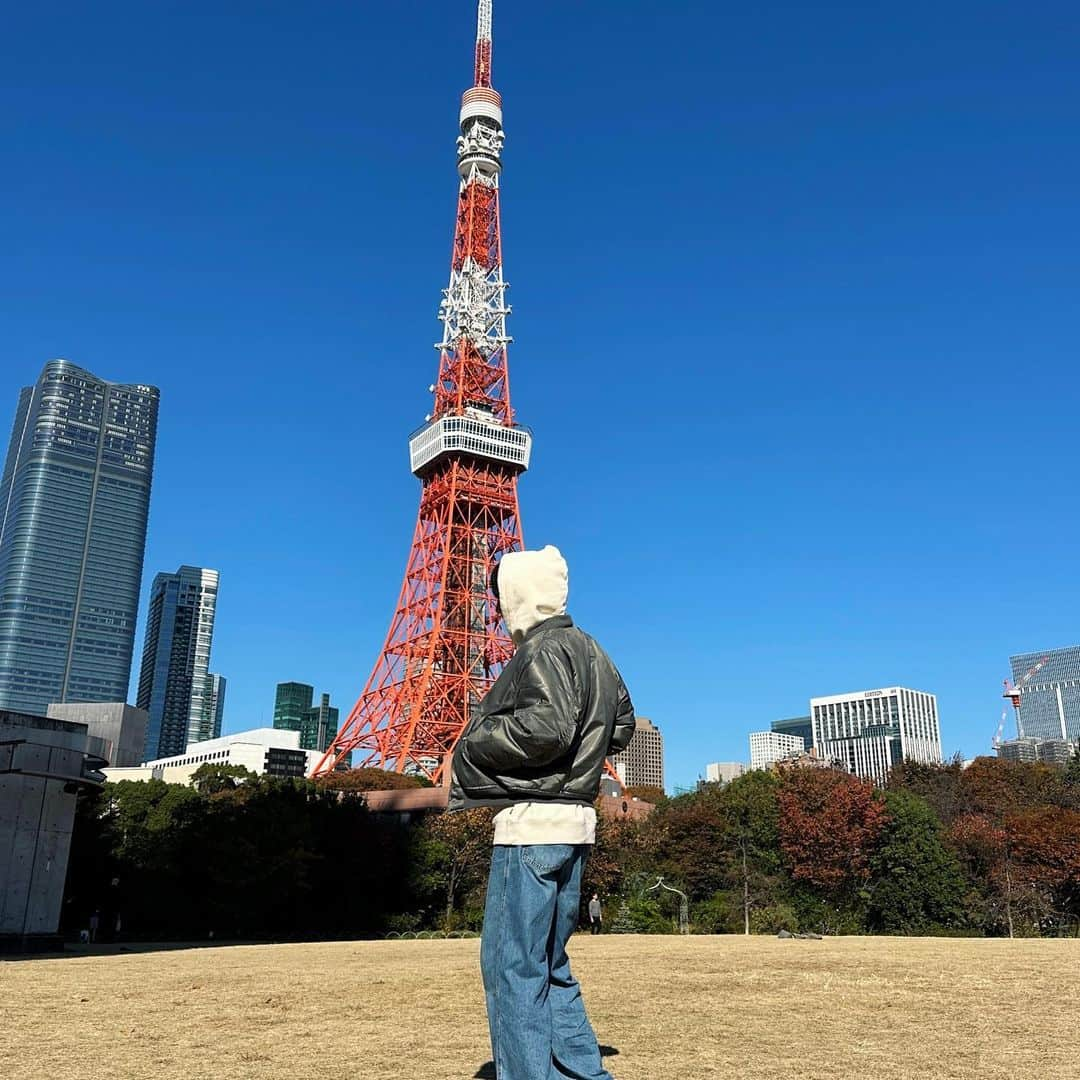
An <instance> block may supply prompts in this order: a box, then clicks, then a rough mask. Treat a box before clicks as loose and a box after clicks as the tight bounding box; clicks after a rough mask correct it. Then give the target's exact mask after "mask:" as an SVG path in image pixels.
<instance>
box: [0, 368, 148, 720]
mask: <svg viewBox="0 0 1080 1080" xmlns="http://www.w3.org/2000/svg"><path fill="white" fill-rule="evenodd" d="M157 415H158V391H157V389H156V388H155V387H153V386H142V385H124V384H120V383H110V382H106V381H105V380H104V379H99V378H98V377H97V376H95V375H92V374H90V372H88V371H84V370H83V369H82V368H79V367H76V366H75V365H74V364H72V363H70V362H69V361H67V360H50V361H49V363H47V364H46V365H45V367H44V368H43V369H42V372H41V376H40V378H39V379H38V381H37V382H36V383H35V384H34V385H33V386H28V387H26V388H25V389H23V391H22V392H21V393H20V395H19V403H18V407H17V409H16V412H15V424H14V427H13V429H12V433H11V442H10V445H9V447H8V453H7V459H6V462H5V464H4V472H3V475H2V477H0V708H9V709H18V710H22V711H23V712H28V713H34V714H38V715H44V714H45V711H46V709H47V708H48V706H49V705H50V704H52V703H54V702H65V701H81V702H93V701H126V700H127V692H128V683H129V681H130V679H131V654H132V648H133V645H134V638H135V621H136V617H137V615H138V608H139V588H140V583H141V580H142V568H143V550H144V547H145V544H146V520H147V511H148V507H149V502H150V482H151V477H152V473H153V464H154V441H155V437H156V433H157Z"/></svg>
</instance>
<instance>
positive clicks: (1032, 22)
mask: <svg viewBox="0 0 1080 1080" xmlns="http://www.w3.org/2000/svg"><path fill="white" fill-rule="evenodd" d="M4 23H5V26H4V35H3V42H2V43H0V84H2V86H3V96H4V107H3V110H2V112H0V170H2V171H0V176H2V185H3V189H4V192H5V197H4V210H5V212H4V224H3V229H2V245H0V375H2V379H0V407H2V409H3V410H4V411H6V412H8V413H9V414H10V411H11V410H13V408H14V403H15V394H16V390H17V388H18V387H19V386H21V385H23V384H25V383H28V382H30V381H32V380H33V379H34V378H35V377H36V375H37V373H38V371H39V369H40V367H41V365H42V364H43V363H44V361H46V360H48V359H50V358H52V357H58V356H62V357H67V358H69V359H71V360H73V361H75V362H77V363H80V364H83V365H84V366H86V367H88V368H90V369H91V370H93V371H95V372H96V373H98V374H100V375H102V376H104V377H106V378H111V379H115V380H138V381H143V382H152V383H155V384H157V385H158V386H160V387H161V392H162V408H161V429H160V436H159V441H158V449H157V473H156V477H155V483H154V495H153V503H152V510H151V522H150V541H149V548H148V552H147V563H146V579H145V582H144V590H143V593H144V598H145V595H146V591H147V589H148V587H149V582H150V578H151V576H152V575H153V573H154V572H156V571H158V570H162V569H175V568H176V566H177V565H179V564H180V563H185V562H186V563H194V564H201V565H205V566H211V567H215V568H217V569H219V570H220V571H221V574H222V588H221V601H220V609H219V620H218V626H217V630H216V635H215V642H214V661H213V666H214V669H215V670H217V671H220V672H222V673H223V674H225V675H226V676H227V677H228V679H229V691H228V701H227V710H226V728H227V730H238V729H241V728H244V727H249V726H253V725H255V724H259V723H267V722H269V720H270V717H271V712H272V704H273V694H274V684H275V683H276V682H277V681H278V680H285V679H297V680H302V681H305V682H310V683H313V684H314V685H315V686H316V688H317V689H318V690H329V691H330V692H331V693H332V694H333V698H334V700H335V702H336V703H338V704H339V705H341V706H342V708H343V709H347V708H348V707H349V706H350V705H351V703H352V701H353V700H354V698H355V696H356V694H357V692H358V691H359V690H360V688H361V686H362V684H363V682H364V680H365V678H366V676H367V674H368V671H369V669H370V667H371V665H372V663H373V661H374V660H375V657H376V653H377V651H378V649H379V647H380V646H381V644H382V640H383V636H384V634H385V631H386V628H387V624H388V622H389V619H390V615H391V611H392V608H393V605H394V602H395V599H396V596H397V590H398V587H399V583H400V579H401V575H402V571H403V567H404V561H405V557H406V553H407V548H408V544H409V541H410V538H411V531H412V527H413V523H414V520H415V513H416V507H417V500H418V496H419V488H418V485H417V482H416V481H415V480H414V479H413V478H412V477H411V476H410V474H409V469H408V458H407V454H406V440H407V436H408V434H409V433H410V432H411V431H412V430H413V429H414V428H415V427H416V426H418V424H420V423H421V422H422V420H423V416H424V414H425V413H426V412H427V411H428V408H429V398H428V396H427V394H426V387H427V386H428V384H429V383H430V382H431V381H432V379H433V377H434V374H435V365H436V354H435V351H434V350H433V349H432V348H431V343H432V342H434V341H435V340H436V337H437V335H438V331H439V326H438V323H437V322H436V321H435V311H436V307H437V304H438V300H439V290H440V289H441V288H442V287H443V285H444V284H445V279H446V276H447V273H448V264H449V246H450V234H451V226H452V217H453V206H454V198H455V191H456V176H455V171H454V139H455V135H456V131H455V125H456V115H457V102H458V96H459V95H460V93H461V91H462V89H464V88H465V86H466V85H467V84H468V83H469V81H470V76H471V66H470V65H471V47H472V37H473V24H474V5H473V4H472V3H471V0H444V2H440V3H434V2H426V3H420V2H416V0H411V2H397V3H393V4H385V3H378V4H376V3H363V2H352V3H340V2H332V3H331V2H325V3H317V4H299V3H269V4H268V3H254V2H250V3H230V2H227V0H226V2H216V3H213V4H209V3H205V2H199V0H197V2H192V0H186V2H185V3H182V4H181V3H155V4H145V3H139V4H136V3H115V2H109V0H104V2H102V3H100V4H95V5H86V4H72V3H63V4H62V3H54V4H47V5H27V4H22V5H15V6H11V7H10V8H9V10H8V11H7V12H6V13H5V19H4ZM495 27H496V47H495V82H496V85H497V86H498V87H499V89H501V90H502V92H503V94H504V98H505V102H506V122H507V134H508V142H507V148H506V154H505V160H506V172H505V175H504V233H505V240H504V242H505V258H506V272H507V276H508V278H509V280H510V281H511V282H512V284H513V286H514V287H513V293H512V295H513V301H514V315H513V318H512V326H511V332H512V333H513V334H514V335H515V338H516V342H517V343H516V345H515V346H514V348H513V349H512V352H511V365H512V369H513V387H514V395H515V404H516V406H517V408H518V412H519V417H520V419H521V420H522V422H524V423H527V424H529V425H531V426H532V427H533V429H534V431H535V435H536V451H535V455H534V465H533V469H532V471H531V472H530V473H529V474H528V475H527V476H526V478H525V479H524V480H523V482H522V485H521V496H522V504H523V511H524V520H525V528H526V539H527V541H528V543H529V544H530V545H531V546H536V545H539V544H543V543H548V542H553V543H557V544H559V545H560V546H561V547H562V548H563V550H564V552H565V553H566V555H567V557H568V559H569V561H570V564H571V571H572V611H573V613H574V614H575V615H576V616H577V618H578V621H579V622H581V623H582V624H583V625H584V626H585V627H587V628H588V629H589V630H591V631H593V632H594V633H595V634H596V635H597V636H598V637H599V638H600V639H601V640H602V641H603V642H604V643H605V644H606V645H607V647H608V648H609V650H610V651H611V652H612V653H613V654H614V656H615V657H616V659H617V660H618V662H619V663H620V664H621V666H622V668H623V669H624V672H625V674H626V677H627V680H628V682H629V683H630V685H631V689H632V691H633V693H634V697H635V701H636V703H637V705H638V708H639V711H640V712H642V713H643V714H645V715H648V716H650V717H652V718H654V719H655V720H656V722H657V723H658V724H659V725H660V726H661V728H662V730H663V732H664V735H665V738H666V742H667V760H668V778H669V784H670V785H679V784H689V783H692V782H693V781H694V779H695V778H696V777H697V776H698V775H699V773H700V772H702V771H703V769H704V766H705V764H706V762H708V761H713V760H732V759H735V760H738V759H745V758H746V757H747V755H748V749H747V739H746V735H747V732H749V731H751V730H753V729H758V728H762V727H765V726H767V724H768V722H769V721H770V720H773V719H775V718H778V717H782V716H791V715H797V714H799V713H803V712H805V710H806V706H807V699H808V698H809V697H810V696H811V695H813V694H819V693H837V692H841V691H846V690H852V689H861V688H865V687H874V686H881V685H889V684H893V683H900V684H907V685H911V686H914V687H918V688H921V689H926V690H931V691H935V692H936V693H937V694H938V695H939V698H940V709H941V716H942V724H943V733H944V744H945V749H946V752H948V753H951V752H953V751H955V750H957V749H959V750H961V751H963V752H964V753H965V754H966V755H973V754H975V753H976V752H981V751H984V750H986V748H987V745H988V742H989V739H990V737H991V735H992V734H993V732H994V729H995V728H996V726H997V722H998V717H999V714H1000V711H1001V701H1000V697H999V694H1000V687H1001V679H1002V678H1003V677H1004V676H1005V675H1006V674H1007V660H1008V656H1009V654H1010V653H1011V652H1022V651H1029V650H1035V649H1041V648H1045V647H1051V646H1058V645H1063V644H1071V643H1075V642H1080V625H1078V617H1077V610H1078V600H1080V582H1078V576H1077V556H1076V551H1077V536H1076V533H1077V528H1078V525H1080V506H1078V494H1077V479H1076V462H1077V421H1078V415H1080V377H1078V375H1077V345H1078V332H1077V331H1078V325H1077V322H1078V302H1077V296H1078V285H1080V281H1078V277H1080V274H1078V269H1080V267H1078V254H1077V251H1078V243H1077V241H1078V239H1080V210H1078V199H1077V191H1078V179H1080V177H1078V171H1080V169H1078V166H1080V151H1078V148H1077V139H1076V132H1077V130H1078V128H1080V115H1078V114H1080V78H1078V76H1077V66H1076V51H1075V50H1076V41H1077V39H1078V33H1080V9H1078V8H1077V6H1076V5H1075V3H1068V2H1064V0H1047V2H1044V3H1040V4H1018V3H1015V2H1012V3H999V2H992V0H990V2H987V0H983V2H979V3H976V2H952V3H941V2H936V3H926V2H922V0H915V2H911V3H906V4H895V5H884V6H883V5H872V4H871V5H867V4H865V3H853V2H852V3H849V2H844V3H822V4H806V3H802V2H799V3H794V2H786V3H781V2H774V3H765V4H757V5H745V4H730V3H719V4H702V3H697V2H695V3H690V2H683V0H670V2H667V3H664V4H658V3H648V4H646V3H639V2H635V0H620V2H618V3H616V2H614V0H598V2H595V3H581V2H570V0H554V2H547V3H544V4H535V3H530V4H525V3H521V2H516V3H513V2H509V0H496V11H495ZM3 422H4V423H6V421H3ZM144 606H145V599H144ZM141 639H142V628H141V626H140V630H139V639H138V644H137V647H138V648H141Z"/></svg>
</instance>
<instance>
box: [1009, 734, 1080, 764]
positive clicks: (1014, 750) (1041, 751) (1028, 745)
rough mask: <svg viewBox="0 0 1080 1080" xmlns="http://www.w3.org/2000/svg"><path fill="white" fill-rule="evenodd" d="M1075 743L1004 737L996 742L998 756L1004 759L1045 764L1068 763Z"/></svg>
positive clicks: (1062, 740)
mask: <svg viewBox="0 0 1080 1080" xmlns="http://www.w3.org/2000/svg"><path fill="white" fill-rule="evenodd" d="M1076 745H1077V744H1076V743H1074V742H1070V741H1068V740H1067V739H1033V738H1030V737H1025V738H1022V739H1006V740H1005V741H1004V742H1001V743H999V744H998V747H997V752H998V757H1000V758H1004V759H1005V760H1006V761H1028V762H1031V761H1041V762H1043V763H1044V764H1046V765H1062V766H1064V765H1068V764H1069V761H1070V760H1071V759H1072V757H1073V755H1074V754H1075V753H1076Z"/></svg>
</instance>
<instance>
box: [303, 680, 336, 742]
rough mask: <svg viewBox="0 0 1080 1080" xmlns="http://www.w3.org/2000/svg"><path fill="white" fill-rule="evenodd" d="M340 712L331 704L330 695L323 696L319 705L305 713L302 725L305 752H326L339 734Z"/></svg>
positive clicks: (313, 706)
mask: <svg viewBox="0 0 1080 1080" xmlns="http://www.w3.org/2000/svg"><path fill="white" fill-rule="evenodd" d="M339 715H340V714H339V712H338V710H337V709H336V708H335V707H334V706H333V705H331V704H330V695H329V694H322V695H321V697H320V701H319V704H318V705H312V707H311V708H310V709H308V710H307V712H306V713H304V722H303V723H302V724H301V725H300V746H301V747H302V748H303V749H304V750H326V749H327V747H328V746H329V745H330V744H331V743H332V742H333V741H334V736H335V735H337V732H338V717H339Z"/></svg>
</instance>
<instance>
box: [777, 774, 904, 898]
mask: <svg viewBox="0 0 1080 1080" xmlns="http://www.w3.org/2000/svg"><path fill="white" fill-rule="evenodd" d="M778 797H779V803H780V846H781V848H782V849H783V852H784V858H785V860H786V861H787V864H788V866H789V867H790V869H791V876H792V877H793V878H795V879H796V880H797V881H808V882H810V884H811V885H817V886H819V887H820V888H822V889H826V890H835V889H840V888H843V887H844V886H845V885H851V884H856V883H860V882H862V881H865V880H866V878H867V877H869V874H870V856H871V854H872V853H873V851H874V847H875V845H876V843H877V839H878V837H879V836H880V835H881V830H882V827H883V826H884V824H885V820H886V817H887V814H886V811H885V804H884V802H883V801H882V799H881V797H880V796H879V795H878V794H877V793H875V791H874V790H873V788H871V787H870V785H869V784H866V783H863V782H862V781H861V780H859V779H857V778H856V777H854V776H849V775H848V774H847V773H843V772H837V771H835V770H833V769H794V770H790V771H789V772H788V773H787V774H786V776H785V777H784V783H783V785H782V786H781V788H780V792H779V796H778Z"/></svg>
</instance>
